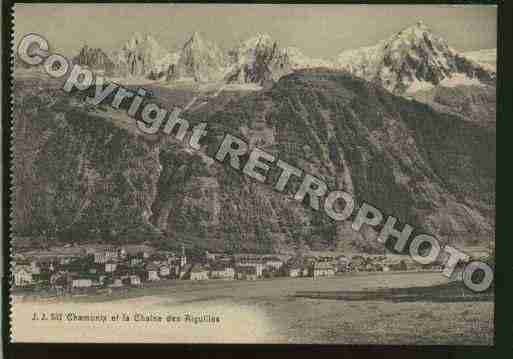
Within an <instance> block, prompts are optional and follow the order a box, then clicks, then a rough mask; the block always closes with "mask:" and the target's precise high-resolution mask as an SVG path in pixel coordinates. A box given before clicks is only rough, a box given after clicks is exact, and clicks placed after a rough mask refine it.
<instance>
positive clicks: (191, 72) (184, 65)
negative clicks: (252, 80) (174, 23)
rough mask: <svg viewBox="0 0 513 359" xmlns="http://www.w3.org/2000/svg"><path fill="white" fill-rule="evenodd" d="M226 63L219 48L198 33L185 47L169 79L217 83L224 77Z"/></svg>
mask: <svg viewBox="0 0 513 359" xmlns="http://www.w3.org/2000/svg"><path fill="white" fill-rule="evenodd" d="M225 63H226V60H225V57H224V54H223V53H222V51H221V50H220V49H219V47H218V46H217V45H216V44H215V43H213V42H211V41H209V40H207V39H205V38H204V37H203V35H201V34H200V33H199V32H197V31H196V32H194V33H193V34H192V35H191V37H190V38H189V40H187V41H186V42H185V44H184V45H183V48H182V50H181V52H180V56H179V58H178V61H177V65H176V69H175V70H174V71H173V73H171V74H170V76H169V78H170V79H184V78H189V79H192V80H194V81H198V82H207V81H217V80H220V79H222V77H223V72H224V68H225Z"/></svg>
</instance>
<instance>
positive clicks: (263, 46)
mask: <svg viewBox="0 0 513 359" xmlns="http://www.w3.org/2000/svg"><path fill="white" fill-rule="evenodd" d="M232 56H233V58H232V62H233V63H232V67H231V69H230V71H229V73H228V74H227V75H226V77H225V78H226V81H227V82H228V83H256V84H259V85H264V84H268V83H272V82H274V81H277V80H278V79H279V78H280V77H281V76H283V75H285V74H288V73H290V72H292V67H291V63H290V61H289V56H288V55H287V52H285V51H284V50H283V49H281V48H279V47H278V43H277V42H276V41H273V40H272V39H271V37H270V36H269V35H266V34H258V35H257V36H255V37H253V38H251V39H248V40H246V41H244V42H242V43H241V44H240V45H239V46H238V47H237V48H236V49H234V50H233V55H232Z"/></svg>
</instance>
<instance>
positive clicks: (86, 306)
mask: <svg viewBox="0 0 513 359" xmlns="http://www.w3.org/2000/svg"><path fill="white" fill-rule="evenodd" d="M168 284H169V285H162V283H161V285H159V286H155V287H146V288H141V289H134V290H130V291H129V292H125V293H122V294H121V293H118V294H115V295H113V296H107V295H105V296H83V297H72V298H65V299H59V301H58V302H57V301H55V300H47V301H42V300H41V299H39V300H34V298H29V297H25V298H23V297H21V296H16V297H14V301H13V318H14V321H13V334H14V337H15V340H17V341H34V339H35V338H38V339H39V340H38V341H45V342H46V341H49V342H55V341H59V340H60V341H76V340H79V341H85V342H95V341H96V342H98V341H99V342H109V341H117V342H133V341H137V342H140V341H143V342H266V343H269V342H270V343H272V342H274V343H277V342H278V343H333V344H334V343H337V344H426V345H429V344H443V345H492V344H493V332H494V327H493V320H494V319H493V312H494V303H493V294H487V295H475V294H473V293H471V292H467V291H464V290H463V288H462V287H460V286H454V285H453V284H449V283H447V280H446V278H445V277H443V276H442V275H441V274H440V273H433V272H424V273H358V274H349V275H345V276H337V277H332V278H323V279H312V278H276V279H272V280H262V281H214V280H211V281H206V282H191V281H174V282H173V283H168ZM34 312H36V313H48V315H50V313H64V315H66V314H67V313H70V312H74V313H80V314H83V313H85V314H90V313H100V312H101V313H108V315H111V314H119V313H127V314H128V315H129V316H131V317H132V319H133V316H134V315H135V313H142V314H143V315H146V316H150V315H157V314H158V315H161V317H162V318H163V321H162V322H159V323H155V322H149V321H135V322H134V321H133V320H132V321H131V322H130V323H108V322H107V323H94V322H76V321H71V322H68V321H62V322H52V321H46V322H45V321H33V320H31V316H32V315H33V313H34ZM187 315H191V316H196V317H198V318H200V317H203V318H205V316H209V317H219V318H220V321H219V322H217V323H212V322H208V321H207V322H199V323H198V322H195V323H193V322H188V321H187V320H184V318H186V316H187ZM170 316H173V317H180V318H181V321H179V322H178V323H176V322H167V321H166V320H165V318H169V317H170ZM70 329H73V330H70ZM41 336H44V338H41ZM77 336H78V337H77ZM56 338H57V339H56Z"/></svg>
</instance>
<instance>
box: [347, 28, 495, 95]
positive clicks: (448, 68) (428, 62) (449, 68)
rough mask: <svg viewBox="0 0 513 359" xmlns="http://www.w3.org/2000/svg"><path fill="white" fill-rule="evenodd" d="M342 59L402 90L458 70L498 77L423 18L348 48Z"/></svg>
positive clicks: (356, 70) (367, 75)
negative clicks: (369, 42)
mask: <svg viewBox="0 0 513 359" xmlns="http://www.w3.org/2000/svg"><path fill="white" fill-rule="evenodd" d="M338 62H339V64H340V66H341V67H342V68H344V69H346V70H348V71H350V72H352V73H353V74H355V75H357V76H360V77H362V78H364V79H366V80H369V81H374V82H377V83H380V84H381V85H382V86H384V87H385V88H387V89H388V90H390V91H392V92H395V93H398V94H402V93H405V92H411V90H412V86H413V87H414V88H416V87H418V86H419V84H429V85H438V84H439V83H440V82H441V81H443V80H444V79H446V78H451V77H452V76H453V75H454V74H460V77H461V75H464V76H466V77H468V78H469V79H474V78H475V79H477V80H478V81H481V82H485V83H486V82H491V81H494V79H495V73H492V72H490V71H488V70H487V69H485V68H484V67H483V66H481V65H479V64H478V63H476V62H473V61H471V60H469V59H467V58H465V57H463V56H461V55H460V54H459V53H458V52H457V51H455V50H454V49H452V48H451V47H449V45H448V44H447V42H446V41H445V39H443V38H441V37H439V36H437V35H436V34H435V33H434V32H433V31H432V30H431V29H430V28H429V27H428V26H427V25H425V24H424V23H422V22H420V21H419V22H417V23H416V24H414V25H412V26H409V27H407V28H405V29H403V30H401V31H399V32H398V33H397V34H394V35H393V36H391V37H389V38H388V39H386V40H383V41H380V42H379V43H378V44H376V45H374V46H369V47H364V48H360V49H356V50H349V51H345V52H343V53H341V54H340V55H339V57H338Z"/></svg>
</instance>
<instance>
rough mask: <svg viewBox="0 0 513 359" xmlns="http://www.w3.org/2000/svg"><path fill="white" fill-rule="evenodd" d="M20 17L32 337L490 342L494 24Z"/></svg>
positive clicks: (19, 200) (471, 20) (169, 10)
mask: <svg viewBox="0 0 513 359" xmlns="http://www.w3.org/2000/svg"><path fill="white" fill-rule="evenodd" d="M13 12H14V19H15V21H14V33H13V43H12V46H13V47H12V50H13V63H12V74H11V75H12V78H13V83H14V86H13V90H12V91H13V96H12V100H13V102H12V110H13V117H12V126H13V127H12V128H13V136H12V140H11V143H10V146H11V149H12V153H13V160H12V163H11V171H12V176H11V188H12V193H13V194H12V197H11V201H12V202H11V203H12V216H11V225H12V235H11V238H10V241H11V247H12V250H11V257H10V261H11V266H10V268H11V270H10V273H9V275H10V280H11V288H10V300H11V313H10V323H11V341H12V342H14V343H24V342H39V343H41V342H42V343H329V344H383V345H392V344H410V345H430V344H443V345H493V344H494V265H495V264H494V263H495V182H496V95H495V92H496V83H497V72H496V56H497V55H496V54H497V52H496V43H497V7H496V6H449V5H445V6H442V5H416V6H408V5H387V6H381V5H335V4H333V5H292V4H288V5H286V4H281V5H280V4H272V5H271V4H267V5H264V4H260V5H244V4H194V5H192V4H162V3H160V4H146V3H145V4H135V3H132V4H122V3H116V4H105V3H102V4H71V3H67V4H42V3H37V4H35V3H34V4H17V5H15V6H14V8H13ZM6 178H7V177H6Z"/></svg>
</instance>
